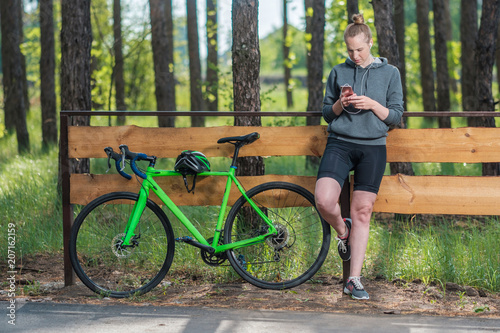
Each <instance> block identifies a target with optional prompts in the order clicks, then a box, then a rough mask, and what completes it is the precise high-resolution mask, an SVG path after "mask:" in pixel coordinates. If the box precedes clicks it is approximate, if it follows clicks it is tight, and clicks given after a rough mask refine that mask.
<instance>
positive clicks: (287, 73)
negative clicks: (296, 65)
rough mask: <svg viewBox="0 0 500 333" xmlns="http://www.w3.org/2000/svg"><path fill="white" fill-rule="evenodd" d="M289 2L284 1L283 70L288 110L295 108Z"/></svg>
mask: <svg viewBox="0 0 500 333" xmlns="http://www.w3.org/2000/svg"><path fill="white" fill-rule="evenodd" d="M287 2H288V1H287V0H283V69H284V81H285V82H284V83H285V93H286V107H287V109H289V108H291V107H293V96H292V89H291V86H290V81H291V79H292V65H291V63H290V59H289V58H290V43H289V41H288V15H287V9H288V6H287Z"/></svg>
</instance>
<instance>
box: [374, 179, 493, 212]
mask: <svg viewBox="0 0 500 333" xmlns="http://www.w3.org/2000/svg"><path fill="white" fill-rule="evenodd" d="M499 189H500V177H454V176H405V175H401V174H399V175H395V176H384V178H383V180H382V184H381V186H380V192H379V194H378V197H377V200H376V202H375V207H374V211H375V212H387V213H400V214H456V215H462V214H463V215H500V204H499V202H500V191H499Z"/></svg>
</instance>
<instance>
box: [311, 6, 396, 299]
mask: <svg viewBox="0 0 500 333" xmlns="http://www.w3.org/2000/svg"><path fill="white" fill-rule="evenodd" d="M353 22H354V23H352V24H350V25H348V26H347V28H346V30H345V32H344V41H345V44H346V47H347V52H348V55H349V58H348V59H346V61H345V62H344V63H342V64H339V65H337V66H335V67H334V68H333V69H332V71H331V73H330V76H329V77H328V81H327V84H326V92H325V98H324V101H323V118H324V119H325V120H326V122H327V123H328V132H329V136H328V142H327V145H326V149H325V152H324V154H323V158H322V160H321V164H320V167H319V171H318V179H317V182H316V190H315V196H316V204H317V207H318V209H319V211H320V213H321V215H322V217H323V218H324V219H325V220H326V221H327V222H328V223H329V224H330V225H331V226H332V227H333V228H334V229H335V231H336V232H337V234H338V235H337V238H336V240H337V241H338V251H339V254H340V256H341V258H342V259H343V260H349V259H350V260H351V265H350V267H351V268H350V276H349V278H348V280H347V282H346V284H345V286H344V293H346V294H348V295H351V297H352V298H354V299H369V295H368V293H367V292H366V291H365V290H364V287H363V285H362V284H361V281H360V277H361V268H362V266H363V261H364V258H365V252H366V246H367V244H368V237H369V229H370V219H371V214H372V210H373V205H374V203H375V199H376V197H377V193H378V190H379V186H380V182H381V181H382V176H383V175H384V171H385V166H386V149H385V143H386V137H387V131H388V130H389V126H390V125H395V124H399V123H400V121H401V117H402V115H403V91H402V86H401V78H400V75H399V71H398V69H397V68H396V67H394V66H391V65H388V63H387V59H385V58H375V57H373V56H372V55H371V52H370V49H371V47H372V45H373V39H372V33H371V30H370V27H369V26H368V25H366V24H365V23H364V18H363V15H361V14H356V15H354V16H353ZM348 86H351V87H352V90H351V91H350V90H349V87H348ZM343 87H344V89H343ZM351 170H354V191H353V194H352V200H351V218H352V220H351V219H342V216H341V213H340V207H339V204H338V199H339V196H340V191H341V189H342V186H343V184H344V180H345V179H346V178H347V177H348V175H349V172H350V171H351Z"/></svg>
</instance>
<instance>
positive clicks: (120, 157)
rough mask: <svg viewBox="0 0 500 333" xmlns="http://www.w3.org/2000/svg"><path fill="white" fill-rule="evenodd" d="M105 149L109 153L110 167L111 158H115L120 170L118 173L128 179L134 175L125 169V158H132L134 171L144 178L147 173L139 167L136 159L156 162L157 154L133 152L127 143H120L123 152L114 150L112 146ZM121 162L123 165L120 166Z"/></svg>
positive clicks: (131, 164) (151, 163)
mask: <svg viewBox="0 0 500 333" xmlns="http://www.w3.org/2000/svg"><path fill="white" fill-rule="evenodd" d="M104 151H105V152H106V155H108V168H111V163H110V160H111V159H114V160H115V167H116V171H118V173H119V174H120V175H121V176H122V177H124V178H126V179H128V180H130V179H132V176H130V175H129V174H128V173H126V172H124V171H123V170H124V169H125V160H126V159H127V160H130V167H131V168H132V171H133V172H134V173H135V174H136V175H138V176H139V177H141V178H143V179H146V177H147V175H146V174H145V173H143V172H142V171H140V170H139V169H138V168H137V165H136V163H135V162H136V161H149V164H150V165H154V164H155V162H156V157H155V156H148V155H146V154H144V153H134V152H131V151H130V150H129V148H128V146H127V145H120V151H121V152H122V153H121V154H119V153H117V152H115V151H113V148H111V147H106V148H104ZM120 163H121V164H122V165H121V166H120Z"/></svg>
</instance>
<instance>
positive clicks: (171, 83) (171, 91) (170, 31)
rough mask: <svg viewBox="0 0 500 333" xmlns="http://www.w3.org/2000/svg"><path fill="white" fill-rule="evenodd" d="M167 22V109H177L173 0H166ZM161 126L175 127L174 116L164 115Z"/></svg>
mask: <svg viewBox="0 0 500 333" xmlns="http://www.w3.org/2000/svg"><path fill="white" fill-rule="evenodd" d="M165 22H166V27H167V41H168V48H167V50H166V53H165V54H164V56H165V58H166V60H167V63H168V70H169V75H168V76H167V86H166V87H165V92H166V94H167V103H168V104H167V110H168V111H176V110H177V108H176V104H175V76H174V69H175V65H174V47H175V45H174V19H173V17H172V0H165ZM159 123H160V126H161V127H175V118H174V117H162V118H161V119H160V122H159Z"/></svg>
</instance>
